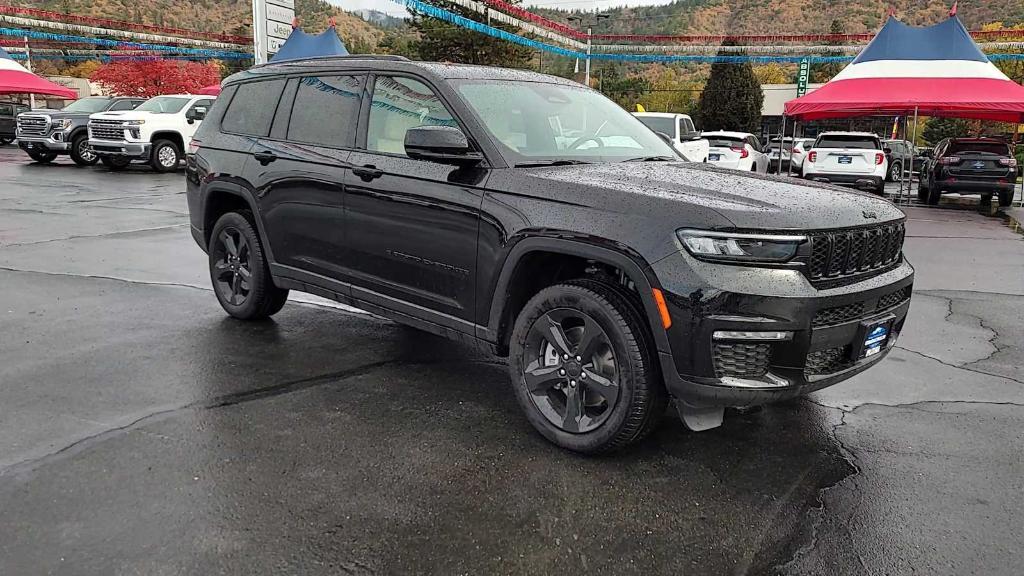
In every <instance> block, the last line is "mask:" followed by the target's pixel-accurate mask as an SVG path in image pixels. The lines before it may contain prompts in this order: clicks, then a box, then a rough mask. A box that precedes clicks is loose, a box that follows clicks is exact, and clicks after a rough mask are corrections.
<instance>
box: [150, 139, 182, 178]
mask: <svg viewBox="0 0 1024 576" xmlns="http://www.w3.org/2000/svg"><path fill="white" fill-rule="evenodd" d="M180 163H181V150H179V149H178V145H177V144H175V143H174V142H171V141H170V140H157V141H156V142H154V143H153V150H152V152H151V153H150V155H149V166H150V167H151V168H153V170H154V171H155V172H170V171H172V170H177V169H178V164H180Z"/></svg>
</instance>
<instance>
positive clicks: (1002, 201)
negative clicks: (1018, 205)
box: [999, 190, 1013, 208]
mask: <svg viewBox="0 0 1024 576" xmlns="http://www.w3.org/2000/svg"><path fill="white" fill-rule="evenodd" d="M1010 204H1013V190H1006V191H1003V192H1000V193H999V205H1000V206H1003V207H1004V208H1005V207H1006V206H1009V205H1010Z"/></svg>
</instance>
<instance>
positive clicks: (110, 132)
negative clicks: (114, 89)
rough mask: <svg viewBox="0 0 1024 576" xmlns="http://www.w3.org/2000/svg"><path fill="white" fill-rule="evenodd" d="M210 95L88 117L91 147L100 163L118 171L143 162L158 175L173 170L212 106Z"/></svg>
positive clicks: (172, 98)
mask: <svg viewBox="0 0 1024 576" xmlns="http://www.w3.org/2000/svg"><path fill="white" fill-rule="evenodd" d="M213 101H214V98H213V97H211V96H194V95H191V94H177V95H172V96H156V97H154V98H150V99H149V100H147V101H145V102H143V103H142V104H141V105H139V107H138V108H136V109H134V110H130V111H127V112H99V113H96V114H93V115H91V116H89V146H90V147H91V148H92V149H93V151H94V152H96V155H97V156H99V158H100V161H101V162H103V164H104V165H105V166H107V167H108V168H110V169H112V170H119V169H122V168H124V167H126V166H128V164H129V163H131V161H132V160H144V161H146V162H148V163H149V165H150V166H151V167H152V168H153V170H156V171H157V172H167V171H169V170H174V169H176V168H177V167H178V164H179V163H180V162H181V160H182V159H183V158H184V157H185V150H187V149H188V145H189V144H190V143H191V142H192V136H193V135H194V134H195V133H196V129H197V128H199V124H200V123H201V122H202V120H203V118H205V117H206V111H207V110H209V109H210V106H212V105H213Z"/></svg>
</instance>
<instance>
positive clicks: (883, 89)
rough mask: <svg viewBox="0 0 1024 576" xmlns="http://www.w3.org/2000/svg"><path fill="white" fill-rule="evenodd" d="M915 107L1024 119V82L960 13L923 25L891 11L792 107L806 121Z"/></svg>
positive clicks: (788, 110)
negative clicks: (860, 46)
mask: <svg viewBox="0 0 1024 576" xmlns="http://www.w3.org/2000/svg"><path fill="white" fill-rule="evenodd" d="M915 111H916V112H917V113H918V114H920V115H922V116H946V117H956V118H972V119H980V120H999V121H1003V122H1024V87H1022V86H1021V85H1019V84H1017V83H1016V82H1013V81H1012V80H1010V79H1009V78H1007V77H1006V75H1005V74H1003V73H1002V72H1001V71H1000V70H999V69H998V68H996V67H995V65H993V64H992V63H991V62H989V60H988V58H987V57H986V56H985V54H984V53H983V52H982V51H981V49H979V48H978V46H977V44H975V43H974V40H973V39H972V38H971V35H970V34H969V33H968V32H967V29H966V28H964V25H963V24H962V23H961V22H960V19H959V18H957V17H956V16H951V17H950V18H949V19H948V20H946V21H945V22H942V23H940V24H936V25H934V26H927V27H924V28H917V27H913V26H908V25H906V24H904V23H902V22H900V21H899V20H896V19H895V18H894V17H890V18H889V20H888V21H887V22H886V23H885V26H883V27H882V29H881V30H880V31H879V32H878V34H877V35H876V36H875V38H874V39H873V40H872V41H871V43H870V44H868V45H867V47H865V48H864V50H863V51H861V53H860V54H859V55H858V56H857V58H856V59H854V61H853V62H852V63H850V65H849V66H847V67H846V68H845V69H843V71H842V72H840V73H839V74H838V75H837V76H836V77H835V78H833V79H832V80H831V81H829V82H828V83H826V84H825V85H824V86H822V87H821V88H818V89H817V90H815V91H814V92H811V93H810V94H807V95H806V96H801V97H800V98H797V99H795V100H790V101H789V102H786V106H785V115H786V116H788V117H790V118H795V119H797V120H804V121H806V120H817V119H822V118H842V117H849V116H866V115H890V114H891V115H902V114H905V113H913V112H915Z"/></svg>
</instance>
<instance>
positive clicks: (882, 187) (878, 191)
mask: <svg viewBox="0 0 1024 576" xmlns="http://www.w3.org/2000/svg"><path fill="white" fill-rule="evenodd" d="M874 192H875V194H876V195H878V196H883V197H884V196H885V180H882V181H881V182H879V183H878V186H877V187H876V188H875V190H874Z"/></svg>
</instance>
